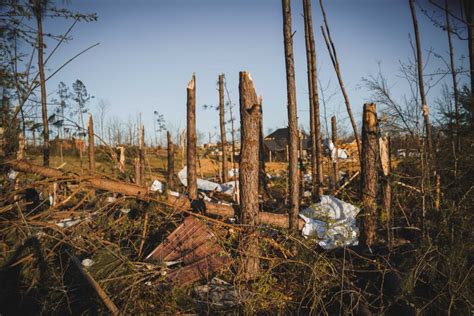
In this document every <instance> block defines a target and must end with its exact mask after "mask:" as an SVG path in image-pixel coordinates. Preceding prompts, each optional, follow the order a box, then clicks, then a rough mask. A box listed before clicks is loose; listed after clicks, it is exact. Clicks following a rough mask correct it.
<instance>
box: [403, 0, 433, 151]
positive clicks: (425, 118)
mask: <svg viewBox="0 0 474 316" xmlns="http://www.w3.org/2000/svg"><path fill="white" fill-rule="evenodd" d="M408 1H409V3H410V11H411V17H412V20H413V29H414V31H415V43H416V66H417V72H418V88H419V92H420V99H421V110H422V113H423V121H424V124H425V133H426V145H427V152H428V153H427V156H428V157H431V155H432V152H431V151H432V149H433V143H432V138H431V124H430V117H429V109H428V104H427V103H426V94H425V84H424V80H423V56H422V53H421V44H420V31H419V29H418V20H417V18H416V10H415V4H414V0H408Z"/></svg>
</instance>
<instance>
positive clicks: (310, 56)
mask: <svg viewBox="0 0 474 316" xmlns="http://www.w3.org/2000/svg"><path fill="white" fill-rule="evenodd" d="M303 13H304V21H305V28H304V30H305V40H306V59H307V68H308V91H309V117H310V119H309V122H310V134H311V144H312V145H311V175H312V197H313V201H317V200H318V199H319V198H320V197H321V195H323V188H322V186H323V165H322V162H321V121H320V117H319V95H318V77H317V71H316V70H317V68H316V67H317V64H316V45H315V43H314V32H313V18H312V10H311V0H303Z"/></svg>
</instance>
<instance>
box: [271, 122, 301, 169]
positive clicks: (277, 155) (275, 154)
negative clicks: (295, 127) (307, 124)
mask: <svg viewBox="0 0 474 316" xmlns="http://www.w3.org/2000/svg"><path fill="white" fill-rule="evenodd" d="M299 134H300V137H301V145H302V147H303V148H302V154H303V157H307V156H308V148H309V145H310V144H309V135H307V134H306V133H305V132H304V131H302V130H299ZM289 138H290V137H289V129H288V127H285V128H279V129H277V130H276V131H274V132H273V133H271V134H269V135H268V136H266V137H265V138H264V140H263V145H264V149H265V161H267V162H286V161H288V144H289Z"/></svg>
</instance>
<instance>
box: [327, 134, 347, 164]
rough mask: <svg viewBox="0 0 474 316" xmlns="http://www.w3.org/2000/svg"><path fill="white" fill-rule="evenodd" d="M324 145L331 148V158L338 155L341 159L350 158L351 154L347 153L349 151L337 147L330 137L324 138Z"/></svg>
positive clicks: (333, 158)
mask: <svg viewBox="0 0 474 316" xmlns="http://www.w3.org/2000/svg"><path fill="white" fill-rule="evenodd" d="M324 145H325V146H326V147H327V149H328V150H329V153H330V154H331V159H332V160H335V159H336V157H337V158H339V159H347V158H349V155H348V154H347V151H345V150H344V149H341V148H336V147H335V146H334V144H333V142H332V141H331V140H330V139H328V138H326V139H325V140H324Z"/></svg>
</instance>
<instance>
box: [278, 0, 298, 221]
mask: <svg viewBox="0 0 474 316" xmlns="http://www.w3.org/2000/svg"><path fill="white" fill-rule="evenodd" d="M282 10H283V38H284V44H285V65H286V89H287V100H288V130H289V154H288V156H289V157H288V158H289V177H288V181H289V203H290V209H289V217H290V229H292V230H296V227H297V223H298V213H299V204H300V200H299V178H298V117H297V106H296V83H295V62H294V57H293V37H292V32H291V6H290V0H282Z"/></svg>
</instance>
